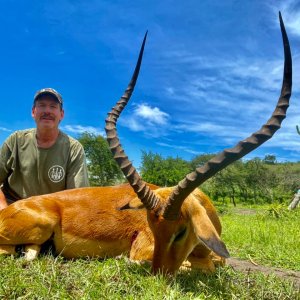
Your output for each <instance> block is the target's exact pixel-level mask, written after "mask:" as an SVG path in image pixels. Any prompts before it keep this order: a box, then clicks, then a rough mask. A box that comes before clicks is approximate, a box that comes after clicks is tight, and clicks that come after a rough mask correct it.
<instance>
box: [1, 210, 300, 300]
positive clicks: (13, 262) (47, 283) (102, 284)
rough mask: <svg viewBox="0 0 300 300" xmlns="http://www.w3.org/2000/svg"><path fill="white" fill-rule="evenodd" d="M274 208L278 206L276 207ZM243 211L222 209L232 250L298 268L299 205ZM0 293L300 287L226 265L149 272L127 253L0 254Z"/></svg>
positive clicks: (171, 293) (233, 294)
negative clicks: (30, 257) (73, 256)
mask: <svg viewBox="0 0 300 300" xmlns="http://www.w3.org/2000/svg"><path fill="white" fill-rule="evenodd" d="M274 209H275V210H276V212H274ZM255 210H256V211H257V213H256V214H252V215H241V214H239V212H237V211H236V210H235V211H232V210H231V209H227V210H226V212H225V213H224V214H222V217H221V218H222V223H223V228H224V236H223V239H224V240H225V242H226V244H227V246H228V248H229V250H230V252H231V255H232V256H234V257H240V258H247V259H248V258H249V255H250V256H251V258H252V259H254V260H255V261H256V262H258V263H261V264H264V265H269V266H276V267H282V268H286V269H293V270H299V264H300V259H299V254H298V252H300V251H299V249H300V247H299V241H300V236H299V232H300V231H299V218H300V210H297V211H293V212H287V211H286V210H284V209H281V208H278V207H264V208H263V210H262V209H258V208H255ZM0 299H151V300H153V299H220V300H221V299H276V300H277V299H293V300H294V299H300V287H296V286H295V285H294V284H293V283H292V282H290V281H287V280H283V279H281V278H279V277H276V276H274V275H264V274H261V273H255V272H251V273H247V272H246V273H241V272H236V271H234V270H233V269H232V268H231V267H229V266H226V267H224V268H220V269H218V270H217V272H216V273H215V274H212V275H205V274H201V273H200V272H196V271H191V272H188V271H186V272H180V273H178V274H177V276H173V277H166V276H162V275H156V276H154V275H152V274H151V272H150V267H149V266H139V265H136V264H131V263H129V262H127V261H126V259H118V260H117V259H107V260H103V261H100V260H96V259H78V260H73V261H72V260H69V261H68V260H64V259H63V258H61V257H56V258H55V257H53V256H51V255H41V256H40V257H39V258H38V259H37V260H35V261H32V262H25V261H24V260H23V258H22V257H17V258H13V257H11V256H8V257H4V256H2V257H0Z"/></svg>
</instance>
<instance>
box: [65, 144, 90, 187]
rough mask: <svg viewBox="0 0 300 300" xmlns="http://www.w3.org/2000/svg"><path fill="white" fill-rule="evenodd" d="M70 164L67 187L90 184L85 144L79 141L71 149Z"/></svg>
mask: <svg viewBox="0 0 300 300" xmlns="http://www.w3.org/2000/svg"><path fill="white" fill-rule="evenodd" d="M70 161H71V162H70V164H69V166H68V171H67V173H68V176H67V179H66V189H73V188H80V187H87V186H89V179H88V172H87V165H86V157H85V152H84V149H83V146H82V145H81V144H80V143H79V142H78V143H76V146H75V145H74V147H73V149H72V151H71V159H70Z"/></svg>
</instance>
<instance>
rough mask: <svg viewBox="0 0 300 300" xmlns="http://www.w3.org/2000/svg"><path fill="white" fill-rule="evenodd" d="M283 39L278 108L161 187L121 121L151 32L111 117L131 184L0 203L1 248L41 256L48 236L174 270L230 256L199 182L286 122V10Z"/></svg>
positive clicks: (64, 250) (110, 135)
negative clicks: (135, 153)
mask: <svg viewBox="0 0 300 300" xmlns="http://www.w3.org/2000/svg"><path fill="white" fill-rule="evenodd" d="M279 19H280V26H281V33H282V38H283V45H284V57H285V61H284V76H283V83H282V89H281V94H280V97H279V100H278V103H277V105H276V108H275V110H274V112H273V114H272V116H271V118H270V119H269V120H268V121H267V123H266V124H264V125H263V126H262V128H261V129H260V130H259V131H257V132H255V133H253V134H252V135H251V136H250V137H248V138H247V139H245V140H243V141H241V142H239V143H238V144H237V145H236V146H235V147H233V148H231V149H227V150H224V151H222V152H221V153H219V154H218V155H216V156H215V157H214V158H212V159H211V160H210V161H208V162H207V163H206V164H205V165H204V166H202V167H199V168H197V169H196V170H195V171H194V172H192V173H190V174H188V175H187V176H186V177H185V178H184V179H183V180H182V181H180V182H179V183H178V185H177V186H175V187H172V188H158V187H156V186H153V185H149V184H147V183H145V182H143V180H142V179H141V178H140V176H139V174H138V173H137V171H136V170H135V168H134V167H133V166H132V164H131V162H130V161H129V160H128V158H127V156H126V155H125V152H124V150H123V149H122V147H121V144H120V141H119V138H118V134H117V130H116V123H117V119H118V118H119V116H120V114H121V112H122V110H123V109H124V107H125V106H126V104H127V103H128V101H129V99H130V96H131V94H132V92H133V89H134V87H135V84H136V81H137V78H138V74H139V69H140V66H141V61H142V56H143V51H144V46H145V40H146V36H145V38H144V41H143V44H142V47H141V51H140V55H139V58H138V62H137V65H136V68H135V71H134V73H133V76H132V79H131V81H130V83H129V85H128V87H127V89H126V91H125V93H124V95H123V96H122V97H121V99H120V100H119V101H118V102H117V104H116V105H115V107H114V108H113V109H112V111H111V112H110V113H109V114H108V117H107V119H106V127H105V129H106V133H107V140H108V143H109V147H110V149H111V151H112V153H113V156H114V158H115V160H116V161H117V163H118V164H119V166H120V167H121V169H122V171H123V173H124V175H125V176H126V178H127V179H128V182H129V184H127V185H121V186H116V187H98V188H81V189H74V190H66V191H62V192H58V193H54V194H48V195H43V196H35V197H31V198H28V199H25V200H20V201H18V202H16V203H14V204H12V205H10V206H8V207H7V208H5V209H4V210H2V211H0V253H3V254H9V253H14V251H15V246H16V245H20V244H23V245H25V246H26V248H25V250H26V251H25V252H26V254H25V256H26V258H27V259H28V260H30V259H34V258H35V257H36V256H37V254H38V252H39V250H40V246H41V245H42V244H43V243H44V242H46V241H47V240H49V239H52V240H53V241H54V245H55V248H56V252H57V253H59V254H62V255H63V256H65V257H67V258H76V257H84V256H90V257H101V258H105V257H114V256H118V255H120V254H128V255H129V257H130V258H131V259H133V260H137V261H141V260H150V261H152V269H153V271H154V272H157V271H163V272H169V273H174V272H176V271H177V270H178V269H179V268H180V266H191V267H195V268H199V269H201V270H203V271H213V270H214V268H215V263H221V264H222V263H223V262H224V259H225V258H226V257H228V256H229V253H228V251H227V249H226V246H225V244H224V243H223V242H222V241H221V239H220V235H221V224H220V221H219V218H218V216H217V213H216V210H215V208H214V206H213V205H212V203H211V202H210V200H209V199H208V197H207V196H206V195H205V194H203V193H202V192H201V191H200V190H198V189H197V187H198V186H199V185H200V184H201V183H203V182H204V181H206V180H207V179H208V178H210V177H212V176H213V175H214V174H215V173H216V172H218V171H220V170H222V169H223V168H225V167H226V166H228V165H229V164H231V163H232V162H234V161H236V160H237V159H239V158H241V157H243V156H244V155H246V154H247V153H249V152H250V151H252V150H254V149H255V148H257V147H259V146H260V145H261V144H262V143H264V142H265V141H266V140H268V139H270V138H271V137H272V136H273V134H274V133H275V132H276V131H277V130H278V129H279V128H280V125H281V122H282V120H283V119H284V118H285V116H286V110H287V108H288V106H289V98H290V95H291V87H292V59H291V53H290V47H289V42H288V38H287V35H286V32H285V28H284V24H283V21H282V18H281V15H280V14H279Z"/></svg>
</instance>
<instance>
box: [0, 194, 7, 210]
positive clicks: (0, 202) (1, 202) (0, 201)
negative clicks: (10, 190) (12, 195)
mask: <svg viewBox="0 0 300 300" xmlns="http://www.w3.org/2000/svg"><path fill="white" fill-rule="evenodd" d="M7 206H8V204H7V201H6V198H5V196H4V194H3V192H2V190H1V189H0V210H2V209H3V208H5V207H7Z"/></svg>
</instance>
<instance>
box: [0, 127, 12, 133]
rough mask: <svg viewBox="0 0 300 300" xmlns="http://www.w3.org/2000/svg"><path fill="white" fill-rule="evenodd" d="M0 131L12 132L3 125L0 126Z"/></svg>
mask: <svg viewBox="0 0 300 300" xmlns="http://www.w3.org/2000/svg"><path fill="white" fill-rule="evenodd" d="M0 131H5V132H12V130H10V129H8V128H5V127H0Z"/></svg>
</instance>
